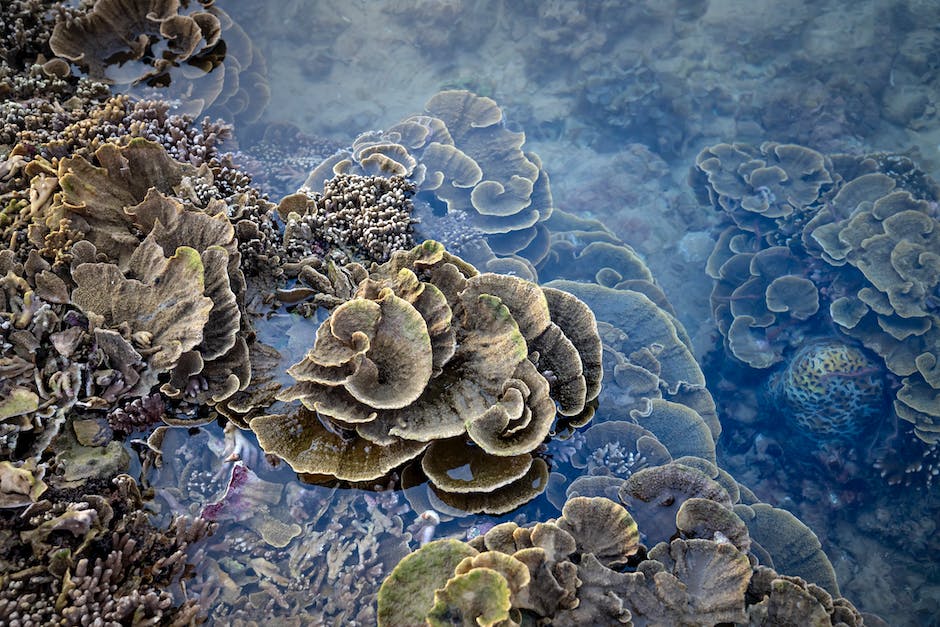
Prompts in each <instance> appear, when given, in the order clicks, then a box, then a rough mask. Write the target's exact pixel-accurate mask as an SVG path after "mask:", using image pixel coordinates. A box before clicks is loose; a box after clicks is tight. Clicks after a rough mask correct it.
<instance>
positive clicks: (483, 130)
mask: <svg viewBox="0 0 940 627" xmlns="http://www.w3.org/2000/svg"><path fill="white" fill-rule="evenodd" d="M502 120H503V114H502V111H501V110H500V108H499V106H498V105H497V104H496V102H494V101H493V100H492V99H490V98H485V97H482V96H477V95H476V94H473V93H471V92H469V91H464V90H449V91H442V92H440V93H438V94H436V95H435V96H433V97H432V98H431V99H430V100H429V101H428V103H427V104H426V105H425V112H424V114H422V115H416V116H412V117H409V118H406V119H405V120H402V121H401V122H399V123H398V124H396V125H394V126H392V127H391V128H389V129H388V130H386V131H385V132H384V133H375V132H372V133H364V134H362V135H360V136H359V137H358V138H357V139H356V140H355V142H353V145H352V148H351V150H344V151H340V152H338V153H337V154H335V155H334V156H332V157H330V158H329V159H327V160H325V161H324V162H323V163H322V164H320V165H319V166H317V168H315V169H314V170H313V171H312V172H311V174H310V176H309V177H308V179H307V182H306V183H305V184H304V188H303V189H304V190H305V191H308V192H310V193H312V192H316V191H317V190H319V189H320V188H321V186H322V185H323V183H324V182H325V181H326V180H328V179H330V178H333V176H335V175H336V174H363V175H366V176H370V175H378V176H386V177H391V176H403V177H407V178H408V179H409V180H411V181H413V182H414V184H415V185H416V186H417V189H418V196H417V199H423V198H428V199H430V200H431V203H432V205H434V207H430V208H429V209H431V210H424V211H422V212H420V213H419V216H420V219H421V227H420V229H421V231H422V235H423V236H424V237H433V238H436V239H440V240H442V241H444V242H445V243H447V244H448V245H449V246H451V247H452V248H456V249H457V250H458V251H459V252H460V253H461V254H462V255H463V256H465V257H466V258H467V259H468V260H470V261H471V262H472V263H474V264H477V265H479V266H480V267H481V268H484V269H486V270H490V271H494V272H495V271H498V268H497V267H496V266H495V265H494V266H492V267H491V266H490V265H487V264H488V263H489V262H491V261H493V260H494V259H493V254H494V253H495V254H496V255H498V256H499V257H505V258H509V259H512V260H514V261H518V262H519V263H520V264H521V265H522V266H523V267H525V268H527V272H528V274H529V275H530V276H533V273H532V272H531V264H534V263H538V262H539V261H540V260H541V259H542V258H543V257H544V256H545V254H546V252H547V243H548V232H547V230H546V228H545V226H544V225H543V224H542V223H543V222H544V221H545V220H547V219H548V218H549V216H550V215H551V213H552V211H553V203H552V196H551V191H550V187H549V181H548V175H547V174H546V173H545V172H544V170H543V169H542V167H541V161H539V159H538V157H537V156H536V155H534V154H532V153H527V152H524V151H523V150H522V146H523V144H524V142H525V135H524V134H523V133H517V132H513V131H510V130H509V129H507V128H506V127H505V126H504V125H503V124H502ZM422 204H423V203H422ZM439 208H445V209H446V215H447V216H448V217H451V218H452V216H455V215H457V216H467V225H466V226H469V227H470V229H472V230H473V231H476V232H477V233H479V235H480V236H481V238H482V239H478V240H477V242H476V244H475V245H461V246H456V244H457V241H456V240H462V239H463V235H462V234H459V233H458V232H457V231H456V229H455V227H454V226H453V225H450V226H448V225H449V224H450V223H449V222H448V221H447V220H440V219H439V217H438V216H439V214H440V211H439ZM464 228H465V227H464ZM451 231H453V232H451ZM464 244H468V243H464Z"/></svg>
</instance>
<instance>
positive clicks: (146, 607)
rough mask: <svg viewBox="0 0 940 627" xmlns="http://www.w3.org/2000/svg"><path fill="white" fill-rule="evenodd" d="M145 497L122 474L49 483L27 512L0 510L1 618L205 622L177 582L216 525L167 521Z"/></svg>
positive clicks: (53, 621)
mask: <svg viewBox="0 0 940 627" xmlns="http://www.w3.org/2000/svg"><path fill="white" fill-rule="evenodd" d="M89 487H90V486H89ZM143 504H144V501H143V498H142V496H141V493H140V490H139V488H138V486H137V484H136V483H135V482H134V480H133V479H132V478H131V477H129V476H127V475H119V476H117V477H115V478H114V479H113V481H112V482H111V485H104V486H99V488H98V490H97V492H96V493H92V494H85V495H84V496H74V495H70V493H69V492H64V491H59V490H50V491H48V492H46V493H45V494H44V495H43V498H42V499H41V500H39V501H37V502H34V503H33V504H32V505H30V506H29V507H28V508H27V509H26V510H25V511H23V512H22V514H21V515H12V513H7V512H6V511H0V545H2V547H0V548H2V553H3V556H4V559H3V560H2V563H0V615H2V616H3V617H4V619H5V620H6V621H9V624H23V625H28V624H71V625H77V624H83V623H94V622H100V623H102V624H127V623H130V622H131V621H134V622H146V621H149V622H152V623H154V624H175V625H183V624H188V623H191V622H194V621H196V620H198V618H199V616H200V614H201V611H200V608H199V606H198V605H197V602H196V598H195V596H193V595H191V594H186V593H185V585H180V584H181V583H182V580H183V579H186V578H187V577H189V570H190V569H191V567H192V565H193V564H197V563H199V562H200V561H201V559H202V555H203V552H202V551H203V549H202V548H201V545H202V544H203V543H202V542H201V540H203V539H204V538H205V537H206V536H207V535H209V534H210V533H211V532H212V530H213V529H214V527H215V525H214V524H213V523H210V522H208V521H205V520H201V519H193V518H190V517H188V516H183V515H180V516H176V517H174V518H173V519H172V521H171V522H170V523H169V525H168V526H167V527H166V528H160V527H157V526H155V525H154V524H153V523H152V522H151V521H150V519H149V516H148V514H147V512H146V511H145V510H144V509H143Z"/></svg>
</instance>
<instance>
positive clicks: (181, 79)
mask: <svg viewBox="0 0 940 627" xmlns="http://www.w3.org/2000/svg"><path fill="white" fill-rule="evenodd" d="M190 5H192V6H190ZM49 46H50V48H51V49H52V52H53V53H54V54H56V55H57V56H58V57H60V58H62V59H67V60H68V61H71V62H72V63H75V64H76V65H78V66H79V67H81V68H82V70H83V71H84V72H85V73H86V74H87V75H88V76H90V77H92V78H94V79H97V80H102V81H105V82H107V83H109V84H110V85H112V87H113V89H114V90H115V91H116V92H124V91H128V90H132V91H134V92H135V93H137V94H139V95H148V96H150V97H161V98H163V99H164V100H175V101H176V107H177V109H178V112H179V113H187V114H190V115H194V116H196V115H199V114H200V113H202V112H204V111H206V110H207V109H208V108H209V107H212V106H214V107H215V108H214V110H215V111H218V112H223V111H224V112H225V113H226V114H227V116H228V117H229V118H230V119H231V118H232V117H239V118H241V119H242V120H243V121H249V122H250V121H254V120H256V119H258V117H259V116H260V115H261V112H262V111H263V109H264V107H265V106H266V105H267V102H268V100H269V99H270V93H269V91H268V88H267V81H266V78H265V74H266V72H267V68H266V65H265V62H264V59H263V57H262V56H261V54H260V52H258V51H257V50H254V49H253V47H252V44H251V40H250V39H249V37H248V35H247V34H246V33H245V32H244V30H242V28H241V27H240V26H238V24H236V23H235V22H234V21H233V20H232V19H231V18H230V17H229V16H228V14H226V13H225V12H224V11H223V10H222V9H221V8H219V7H217V6H214V5H212V4H211V3H197V2H190V0H182V2H180V1H179V0H171V1H168V2H167V1H158V0H134V1H131V2H125V1H123V0H99V1H98V2H95V3H94V4H93V5H92V6H91V7H90V9H88V10H86V11H76V12H73V13H72V14H69V15H68V16H64V17H60V18H59V19H58V20H57V22H56V25H55V28H54V30H53V31H52V35H51V37H50V38H49Z"/></svg>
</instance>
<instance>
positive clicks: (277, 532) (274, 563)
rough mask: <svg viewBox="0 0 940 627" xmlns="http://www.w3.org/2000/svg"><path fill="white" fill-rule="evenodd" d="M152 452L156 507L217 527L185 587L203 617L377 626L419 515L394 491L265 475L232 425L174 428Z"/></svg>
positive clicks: (250, 446) (257, 457)
mask: <svg viewBox="0 0 940 627" xmlns="http://www.w3.org/2000/svg"><path fill="white" fill-rule="evenodd" d="M159 449H160V450H161V451H162V452H163V453H164V455H162V459H163V462H162V464H160V465H159V466H154V467H153V469H152V471H151V472H150V473H149V474H148V479H149V481H150V482H151V485H153V486H154V487H155V488H156V490H157V491H156V498H155V502H154V506H155V507H157V506H159V508H160V511H161V512H162V515H163V516H166V514H167V512H179V511H184V512H189V513H190V514H191V515H193V516H199V517H200V518H203V519H207V520H213V521H214V522H213V525H217V526H218V531H217V532H216V533H214V534H213V536H212V537H211V538H209V540H208V541H206V542H205V543H204V544H203V545H202V546H203V548H204V553H203V555H202V562H201V564H200V568H199V569H198V571H196V572H194V573H193V576H192V578H190V579H188V580H187V582H186V589H187V591H188V592H189V593H190V594H191V595H192V596H193V597H194V598H197V599H199V605H200V607H203V608H205V613H206V615H207V618H208V619H209V620H211V621H215V622H225V623H251V622H255V623H258V622H262V621H271V620H275V621H278V622H285V623H286V624H294V623H292V622H290V621H298V622H305V623H311V624H320V623H327V624H332V623H342V624H359V625H368V624H375V595H376V594H377V592H378V589H379V586H380V584H381V582H382V579H383V578H384V577H385V576H386V575H387V574H388V573H389V572H391V569H392V568H393V567H394V565H395V563H396V562H397V561H398V560H400V559H401V558H402V557H404V556H405V555H406V554H407V553H408V551H409V550H411V548H413V544H412V542H413V541H412V527H413V525H412V524H409V523H412V521H413V520H414V519H415V517H416V514H415V513H414V512H412V511H411V510H410V509H409V507H408V505H407V503H404V501H403V499H402V497H401V493H400V492H393V491H389V490H382V491H376V492H345V493H344V492H342V491H337V490H335V489H331V488H321V487H317V486H304V485H302V484H300V483H299V482H297V481H286V482H285V481H284V480H283V479H282V478H277V477H271V476H269V475H270V473H268V472H266V471H267V470H268V468H267V466H266V465H265V464H264V462H263V461H262V455H261V452H260V451H259V450H258V448H257V444H255V443H253V442H251V441H249V439H248V438H245V437H244V436H243V435H242V432H241V431H240V430H239V429H237V428H232V425H229V427H228V428H226V429H225V431H224V432H222V431H221V430H220V429H219V428H218V427H217V426H215V425H206V426H205V427H203V428H199V429H198V430H194V432H192V433H189V434H187V433H186V432H185V431H183V430H178V429H173V430H171V431H170V432H169V433H167V435H166V438H165V439H164V440H163V442H162V443H161V444H160V446H159ZM171 453H172V454H171ZM233 458H237V459H238V460H239V461H236V462H229V463H227V462H226V460H231V459H233ZM253 468H254V469H257V473H256V472H255V470H252V469H253ZM261 475H263V476H261Z"/></svg>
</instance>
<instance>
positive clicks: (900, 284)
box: [690, 143, 940, 481]
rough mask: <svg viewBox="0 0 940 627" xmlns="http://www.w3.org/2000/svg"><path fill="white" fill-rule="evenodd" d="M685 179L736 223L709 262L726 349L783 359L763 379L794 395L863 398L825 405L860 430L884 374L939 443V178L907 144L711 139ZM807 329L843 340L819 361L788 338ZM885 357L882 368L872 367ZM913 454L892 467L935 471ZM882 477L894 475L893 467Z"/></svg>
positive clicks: (907, 411) (751, 358)
mask: <svg viewBox="0 0 940 627" xmlns="http://www.w3.org/2000/svg"><path fill="white" fill-rule="evenodd" d="M690 180H691V182H692V184H693V187H694V188H695V189H696V191H697V192H698V193H699V196H700V198H701V199H702V200H703V201H706V202H709V203H711V204H713V205H714V206H715V207H716V208H717V209H719V210H721V211H722V213H723V215H724V216H726V217H727V219H728V220H730V221H732V222H733V223H734V225H733V226H731V227H729V228H727V229H726V230H725V231H724V232H723V233H722V235H721V237H720V238H719V240H718V243H717V245H716V247H715V251H714V252H713V254H712V256H711V258H710V259H709V263H708V270H709V273H710V274H711V276H712V277H713V278H715V279H716V284H715V289H714V291H713V295H712V297H713V300H712V306H713V310H714V313H715V317H716V319H718V320H719V321H720V322H719V328H720V330H721V332H722V334H723V335H724V337H725V346H726V349H727V351H728V352H729V353H730V354H731V355H733V356H735V357H736V358H738V359H740V360H741V361H742V362H744V363H746V364H748V365H750V366H751V367H753V368H767V367H769V366H771V365H773V364H775V363H777V362H781V361H786V362H787V364H784V366H783V369H782V370H781V372H780V373H779V374H778V375H777V377H778V378H777V380H776V383H775V384H772V385H771V386H770V388H771V390H773V392H774V396H775V398H781V395H782V397H783V398H784V399H785V403H784V404H785V406H786V407H788V408H789V409H795V410H796V411H797V412H801V411H808V412H810V413H811V412H812V409H813V407H814V406H818V405H819V404H822V405H825V406H827V407H828V406H831V405H832V404H840V408H839V409H840V410H841V409H842V408H843V407H842V406H844V407H845V408H846V411H849V409H848V408H849V407H854V408H855V409H856V410H858V409H860V408H859V407H858V405H859V404H863V405H865V408H864V409H862V410H861V413H860V414H859V421H858V423H856V422H855V421H852V420H845V419H838V418H837V417H834V422H833V426H837V427H838V429H841V428H842V427H846V428H849V429H851V430H855V431H856V432H857V431H858V430H862V431H864V423H865V416H870V415H874V414H878V413H880V412H881V394H880V392H879V389H880V387H881V386H884V387H885V388H886V389H888V390H889V391H890V394H891V396H893V409H894V414H896V416H897V417H899V418H901V419H902V420H904V421H907V422H908V423H910V424H911V425H912V427H913V429H912V431H913V433H914V435H916V437H917V438H919V439H920V440H922V441H923V442H924V443H926V444H927V445H935V444H936V443H937V442H938V437H937V433H938V429H937V426H936V425H937V422H938V420H940V404H938V399H940V378H938V377H937V376H935V374H936V373H935V371H936V368H935V367H934V365H935V362H936V359H935V356H936V355H937V354H940V331H938V329H940V301H938V295H937V289H938V277H940V273H938V272H937V263H938V261H940V258H938V257H937V252H936V251H937V250H940V240H937V232H938V226H940V215H938V213H937V200H938V198H940V186H938V185H937V184H936V183H935V182H934V181H933V180H932V179H930V177H929V176H927V175H926V174H925V173H924V172H922V171H921V170H919V169H918V168H917V166H916V165H915V164H914V163H913V162H912V161H911V160H909V159H907V158H905V157H900V156H896V155H886V154H874V155H868V156H863V157H853V156H849V155H831V156H824V155H822V154H821V153H818V152H816V151H813V150H811V149H808V148H804V147H802V146H795V145H781V144H774V143H765V144H762V145H761V146H760V147H753V146H746V145H740V144H735V145H729V144H719V145H717V146H713V147H710V148H706V149H704V150H703V151H702V152H701V154H700V155H699V157H698V158H697V160H696V170H695V171H693V175H692V177H691V179H690ZM817 302H818V306H817V304H816V303H817ZM812 341H820V342H823V343H825V342H830V341H832V342H835V343H836V344H835V345H834V346H839V345H842V346H844V348H833V349H831V350H829V349H824V354H823V355H821V357H826V356H829V357H834V358H835V359H828V358H824V359H823V360H822V361H818V362H817V360H816V358H815V357H813V358H810V357H809V353H806V352H802V353H800V352H796V349H797V348H798V347H801V346H803V345H804V344H806V343H807V342H812ZM861 347H864V349H862V348H861ZM867 351H870V352H871V353H873V354H874V355H873V356H869V354H868V353H867ZM813 363H816V365H812V364H813ZM840 364H841V365H840ZM882 364H883V366H882ZM882 371H883V372H884V373H885V377H886V379H885V382H881V381H876V379H880V372H882ZM813 372H817V373H818V374H819V375H822V376H823V377H824V378H823V379H822V380H821V381H816V380H815V378H814V375H812V374H811V373H813ZM806 375H808V376H806ZM894 381H897V383H896V384H895V383H893V382H894ZM794 402H795V403H796V405H797V407H794ZM805 403H810V404H809V405H806V406H805V407H799V406H800V405H803V404H805ZM855 413H856V414H858V413H859V412H858V411H856V412H855ZM795 420H796V423H797V424H801V425H803V426H807V427H810V428H811V429H816V428H817V427H820V425H811V424H810V423H809V422H807V421H806V420H804V419H802V418H800V417H799V416H795ZM822 430H823V431H828V430H829V428H828V427H824V428H823V429H822ZM850 437H851V436H850ZM896 444H897V443H889V445H896ZM921 451H923V448H922V449H921ZM887 456H888V457H890V456H891V454H890V453H889V454H888V455H887ZM917 457H918V456H915V459H912V460H910V462H909V463H908V464H907V465H905V464H901V472H902V473H904V474H908V475H910V474H911V472H909V471H922V470H926V471H927V472H926V473H923V472H920V473H918V472H915V473H914V474H923V475H926V478H927V479H928V480H930V476H931V474H932V467H933V465H932V464H922V463H921V462H920V460H919V459H918V458H917ZM889 466H891V467H893V468H895V467H897V464H889ZM904 471H908V472H904ZM888 478H889V480H890V481H898V480H901V477H900V476H898V475H897V474H896V471H894V470H892V472H891V476H889V477H888ZM908 479H909V477H908V478H905V480H908Z"/></svg>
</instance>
